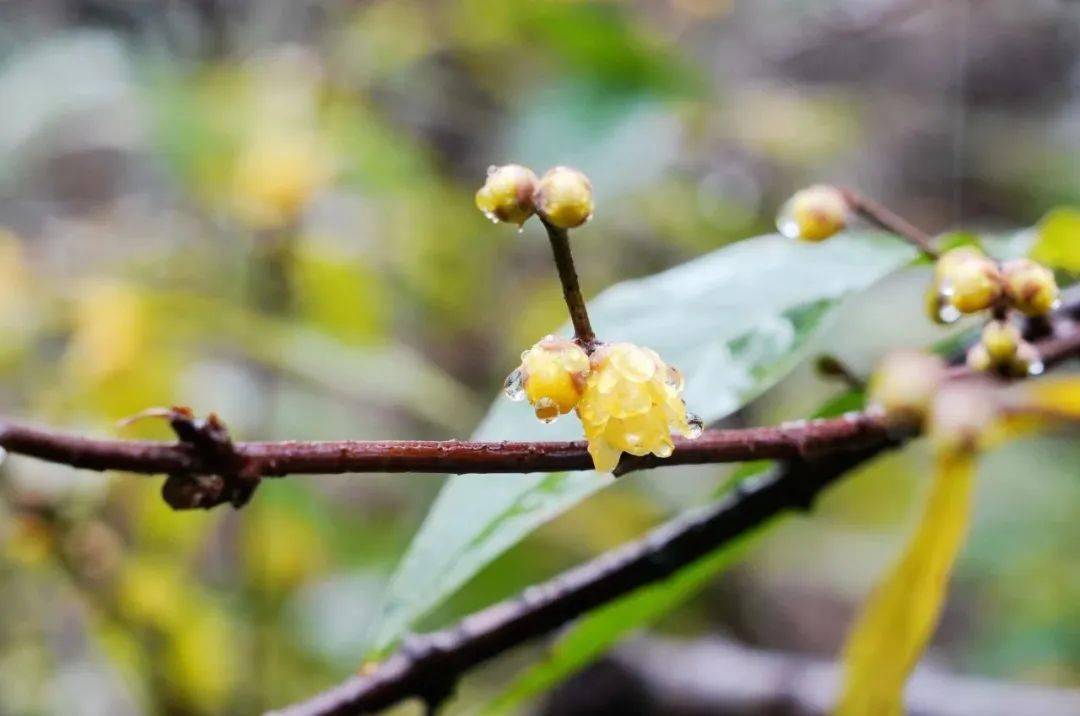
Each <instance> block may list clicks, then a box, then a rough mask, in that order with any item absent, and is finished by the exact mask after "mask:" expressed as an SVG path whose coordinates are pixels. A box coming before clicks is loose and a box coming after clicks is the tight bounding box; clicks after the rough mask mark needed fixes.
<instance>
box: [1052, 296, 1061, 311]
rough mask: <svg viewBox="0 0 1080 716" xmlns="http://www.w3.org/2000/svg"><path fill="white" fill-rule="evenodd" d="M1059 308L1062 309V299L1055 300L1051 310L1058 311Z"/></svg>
mask: <svg viewBox="0 0 1080 716" xmlns="http://www.w3.org/2000/svg"><path fill="white" fill-rule="evenodd" d="M1059 308H1061V298H1060V297H1058V298H1055V299H1054V302H1053V303H1051V304H1050V310H1051V311H1056V310H1058V309H1059Z"/></svg>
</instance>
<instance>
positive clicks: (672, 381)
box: [664, 366, 686, 393]
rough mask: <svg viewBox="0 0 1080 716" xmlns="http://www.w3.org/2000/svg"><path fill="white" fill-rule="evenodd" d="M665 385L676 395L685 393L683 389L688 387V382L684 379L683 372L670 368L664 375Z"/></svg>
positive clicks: (673, 367)
mask: <svg viewBox="0 0 1080 716" xmlns="http://www.w3.org/2000/svg"><path fill="white" fill-rule="evenodd" d="M664 385H666V386H667V387H669V388H671V389H672V390H674V391H675V392H676V393H681V392H683V388H685V387H686V380H685V379H684V378H683V374H682V371H681V370H679V369H678V368H676V367H675V366H668V369H667V372H665V373H664Z"/></svg>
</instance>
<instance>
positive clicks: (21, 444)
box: [0, 415, 885, 477]
mask: <svg viewBox="0 0 1080 716" xmlns="http://www.w3.org/2000/svg"><path fill="white" fill-rule="evenodd" d="M884 433H885V427H884V424H883V422H882V421H881V420H880V418H878V417H876V416H869V415H857V416H851V417H847V418H837V419H835V420H820V421H814V422H812V423H807V424H804V425H798V426H794V425H793V426H778V427H765V428H747V429H736V430H709V431H706V432H705V433H703V434H702V436H701V437H700V438H698V439H696V440H689V439H686V438H678V439H676V441H675V444H676V448H675V453H674V454H673V455H672V456H671V457H669V458H666V459H663V460H660V459H652V458H640V459H637V460H635V461H634V462H633V464H632V467H630V466H626V467H622V466H621V467H622V472H629V471H631V469H633V470H639V469H643V468H646V467H658V466H662V465H690V464H701V463H724V462H742V461H746V460H759V459H786V458H792V457H799V456H809V455H812V454H825V453H829V452H833V451H837V450H847V449H851V448H852V447H853V446H854V447H858V446H859V444H860V443H861V442H863V441H865V440H873V439H875V438H876V437H879V436H881V435H884ZM0 447H3V448H4V449H5V450H7V451H8V452H10V453H16V454H20V455H27V456H30V457H36V458H39V459H41V460H46V461H48V462H54V463H60V464H64V465H70V466H72V467H77V468H83V469H87V470H122V471H124V472H134V473H141V474H148V475H151V474H208V473H213V472H215V471H217V470H220V469H221V462H220V460H219V459H218V458H217V457H210V456H208V455H207V453H206V452H205V451H204V450H203V449H201V448H200V447H199V446H197V445H195V444H192V443H189V442H184V441H181V442H179V443H169V442H159V441H147V440H113V439H94V438H86V437H81V436H77V435H71V434H68V433H63V432H58V431H55V430H51V429H48V428H37V427H32V426H29V425H24V424H21V423H17V422H10V421H8V422H4V423H2V424H0ZM586 447H587V445H586V443H585V441H583V440H573V441H567V442H555V441H546V442H545V441H541V442H511V441H499V442H479V441H476V442H474V441H459V440H445V441H436V440H382V441H370V440H331V441H310V442H308V441H304V442H299V441H297V442H288V441H286V442H246V443H245V442H240V443H235V444H233V446H232V450H233V453H232V458H231V459H232V460H233V462H231V463H230V465H229V471H230V472H238V473H243V474H248V475H257V476H260V477H281V476H284V475H289V474H305V475H319V474H322V475H333V474H342V473H362V472H428V473H453V474H463V473H473V472H477V473H516V472H552V471H558V470H591V469H592V467H593V465H592V458H591V457H590V456H589V453H588V451H587V450H586Z"/></svg>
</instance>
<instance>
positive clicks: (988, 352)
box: [928, 246, 1059, 376]
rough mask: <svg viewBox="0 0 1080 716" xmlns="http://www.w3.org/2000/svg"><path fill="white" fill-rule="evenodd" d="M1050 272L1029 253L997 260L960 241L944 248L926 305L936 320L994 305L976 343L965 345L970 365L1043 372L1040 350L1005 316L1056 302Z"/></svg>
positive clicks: (1035, 311)
mask: <svg viewBox="0 0 1080 716" xmlns="http://www.w3.org/2000/svg"><path fill="white" fill-rule="evenodd" d="M1058 296H1059V290H1058V285H1057V282H1056V281H1055V279H1054V274H1053V272H1052V271H1051V270H1050V269H1048V268H1046V267H1045V266H1042V265H1040V264H1038V263H1036V262H1034V261H1032V260H1031V259H1015V260H1012V261H1006V262H1005V263H1001V264H999V263H998V262H997V261H995V260H994V259H992V258H990V257H989V256H987V255H985V254H984V253H982V252H981V251H979V250H978V249H977V248H974V247H971V246H962V247H959V248H955V249H953V250H951V251H949V252H947V253H945V254H944V255H943V256H942V257H941V258H939V259H938V261H937V264H936V265H935V267H934V282H933V284H932V285H931V287H930V293H929V303H928V308H929V310H930V313H931V316H932V317H933V318H934V319H935V320H936V321H938V322H940V323H952V322H953V321H955V320H957V319H959V318H960V317H961V316H962V315H964V314H971V313H978V312H981V311H985V310H994V311H995V314H996V318H995V320H992V321H990V322H989V323H987V324H986V326H985V327H984V329H983V332H982V336H981V338H980V340H979V342H978V343H976V344H975V345H974V346H972V347H971V349H970V350H969V351H968V355H967V361H968V366H969V367H970V368H971V369H972V370H977V371H990V370H993V371H996V372H998V373H1001V374H1004V375H1009V376H1024V375H1033V374H1037V373H1040V372H1042V363H1041V362H1040V360H1039V355H1038V352H1037V351H1036V350H1035V348H1034V347H1032V346H1031V344H1029V343H1027V342H1026V341H1024V340H1023V338H1022V337H1021V336H1020V332H1019V330H1018V329H1017V328H1016V326H1014V325H1012V324H1011V323H1010V322H1009V321H1008V311H1009V310H1010V309H1011V310H1015V311H1018V312H1019V313H1022V314H1024V315H1025V316H1043V315H1045V314H1047V313H1048V312H1050V311H1051V310H1052V309H1053V308H1054V307H1055V306H1056V305H1057V304H1058V300H1059V299H1058Z"/></svg>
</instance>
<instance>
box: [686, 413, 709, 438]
mask: <svg viewBox="0 0 1080 716" xmlns="http://www.w3.org/2000/svg"><path fill="white" fill-rule="evenodd" d="M686 424H687V425H689V426H690V432H688V433H687V435H686V437H688V438H690V439H691V440H697V439H698V438H700V437H701V433H702V432H704V430H705V421H704V420H702V419H701V418H700V417H698V416H697V415H694V414H693V413H687V414H686Z"/></svg>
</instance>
